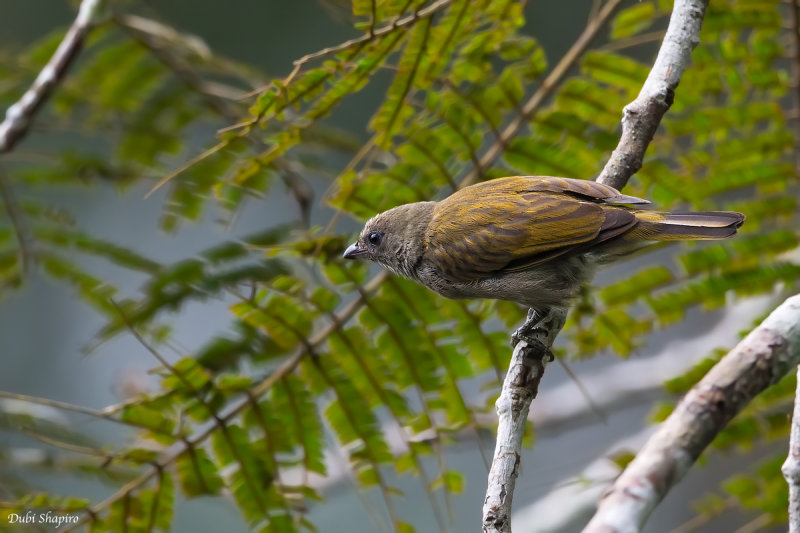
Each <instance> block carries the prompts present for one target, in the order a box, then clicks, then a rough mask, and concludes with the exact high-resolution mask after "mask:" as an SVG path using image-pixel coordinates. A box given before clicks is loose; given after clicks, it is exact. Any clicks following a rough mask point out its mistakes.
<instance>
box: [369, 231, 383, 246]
mask: <svg viewBox="0 0 800 533" xmlns="http://www.w3.org/2000/svg"><path fill="white" fill-rule="evenodd" d="M382 240H383V233H380V232H378V231H373V232H370V234H369V235H367V242H368V243H370V244H371V245H372V246H378V245H379V244H380V243H381V241H382Z"/></svg>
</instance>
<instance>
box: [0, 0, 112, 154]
mask: <svg viewBox="0 0 800 533" xmlns="http://www.w3.org/2000/svg"><path fill="white" fill-rule="evenodd" d="M104 4H105V2H104V0H83V1H82V2H81V5H80V8H79V9H78V16H77V17H75V21H74V22H73V23H72V26H70V28H69V30H67V33H66V35H64V39H63V40H62V41H61V43H60V44H59V45H58V48H56V51H55V53H54V54H53V57H51V58H50V61H48V62H47V64H46V65H45V66H44V68H43V69H42V70H41V72H39V75H38V76H36V80H35V81H34V82H33V85H31V86H30V88H29V89H28V90H27V91H25V94H23V95H22V98H20V99H19V101H17V102H16V103H15V104H14V105H12V106H11V107H9V108H8V110H7V111H6V118H5V120H3V122H2V124H0V154H2V153H5V152H8V151H9V150H11V149H12V148H13V147H14V145H15V144H17V142H18V141H19V140H20V139H21V138H22V137H23V136H24V135H25V133H26V132H27V131H28V128H29V127H30V124H31V121H32V119H33V116H34V115H35V114H36V111H37V110H38V109H39V108H40V107H41V105H42V104H43V103H44V102H45V101H46V100H47V98H48V97H49V96H50V93H51V92H52V91H53V88H54V87H55V86H56V83H58V82H59V80H61V78H62V77H63V76H64V73H65V72H66V71H67V68H68V67H69V66H70V65H71V64H72V61H73V60H74V59H75V57H76V56H77V55H78V52H79V51H80V49H81V46H82V45H83V41H84V39H85V38H86V35H87V34H88V33H89V30H91V28H92V26H93V25H94V22H95V18H96V16H97V13H98V12H99V11H100V10H101V8H102V7H103V5H104Z"/></svg>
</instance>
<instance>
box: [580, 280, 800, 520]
mask: <svg viewBox="0 0 800 533" xmlns="http://www.w3.org/2000/svg"><path fill="white" fill-rule="evenodd" d="M798 362H800V295H796V296H792V297H791V298H789V299H787V300H786V301H785V302H784V303H783V304H781V305H780V306H779V307H778V308H777V309H775V311H773V312H772V314H770V315H769V317H767V319H766V320H764V322H762V323H761V325H760V326H758V327H757V328H756V329H754V330H753V331H752V332H750V334H749V335H748V336H747V337H745V339H744V340H742V341H741V342H740V343H739V344H738V345H737V346H736V347H735V348H734V349H733V350H731V351H730V352H729V353H728V354H727V355H726V356H725V357H723V358H722V360H720V362H719V363H717V364H716V365H715V366H714V368H712V369H711V370H710V371H709V372H708V374H706V376H705V377H704V378H703V379H702V380H701V381H700V383H698V384H697V385H695V386H694V387H693V388H692V389H691V390H690V391H689V393H688V394H687V395H686V396H685V397H684V398H683V400H682V401H681V402H680V403H679V404H678V406H677V407H676V408H675V411H674V412H673V413H672V414H671V415H670V417H669V418H668V419H667V420H666V421H665V422H664V423H663V424H662V425H661V427H660V428H659V429H658V431H657V432H656V433H655V434H654V435H653V436H652V437H651V438H650V440H648V441H647V444H645V445H644V447H643V448H642V450H641V451H640V452H639V453H638V454H637V455H636V458H635V459H634V460H633V461H632V462H631V463H630V464H629V465H628V467H627V468H626V469H625V471H624V472H623V473H622V475H621V476H620V477H619V478H618V479H617V481H616V482H615V483H614V485H613V487H612V488H611V489H610V491H609V492H608V493H607V494H606V496H605V497H604V498H603V499H602V500H601V502H600V505H599V507H598V509H597V513H596V514H595V515H594V518H592V520H591V521H590V522H589V524H588V525H587V526H586V528H585V529H584V530H583V533H629V532H635V531H639V530H640V529H641V528H642V526H643V525H644V523H645V521H646V520H647V518H648V517H649V515H650V513H651V512H652V511H653V509H654V508H655V506H656V505H657V504H658V503H659V502H660V501H661V500H662V499H663V498H664V496H665V495H666V494H667V492H668V491H669V489H670V488H671V487H672V486H673V485H674V484H675V483H676V482H677V481H679V480H680V479H681V478H682V477H683V476H684V475H685V474H686V472H687V471H688V470H689V468H690V467H691V466H692V464H693V463H694V462H695V461H696V460H697V458H698V457H699V456H700V454H701V453H702V452H703V450H705V448H706V447H707V446H708V445H709V444H710V443H711V441H712V440H713V439H714V437H716V435H717V433H719V432H720V431H721V430H722V429H723V428H724V427H725V425H726V424H727V423H728V421H730V420H731V419H732V418H733V417H734V416H735V415H736V414H737V413H739V412H740V411H741V410H742V409H743V408H744V407H745V406H746V405H747V404H748V402H750V400H752V399H753V398H754V397H755V396H756V395H758V394H759V393H761V392H762V391H763V390H764V389H766V388H767V387H769V386H770V385H774V384H775V383H777V382H778V381H780V380H781V379H782V378H783V377H784V376H785V375H786V374H787V372H788V371H789V369H790V368H792V367H794V366H796V365H797V364H798Z"/></svg>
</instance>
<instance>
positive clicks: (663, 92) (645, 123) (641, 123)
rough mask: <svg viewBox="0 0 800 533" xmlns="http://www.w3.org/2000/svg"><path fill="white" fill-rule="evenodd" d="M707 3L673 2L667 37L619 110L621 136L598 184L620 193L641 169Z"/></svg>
mask: <svg viewBox="0 0 800 533" xmlns="http://www.w3.org/2000/svg"><path fill="white" fill-rule="evenodd" d="M707 5H708V0H676V1H675V7H674V8H673V10H672V15H671V16H670V19H669V26H668V27H667V33H666V34H665V35H664V41H663V42H662V43H661V47H660V48H659V50H658V56H657V57H656V61H655V63H654V64H653V68H652V69H650V74H649V75H648V76H647V80H646V81H645V82H644V85H642V90H641V91H640V92H639V96H637V97H636V99H635V100H634V101H633V102H631V103H630V104H628V105H627V106H625V109H623V110H622V136H621V138H620V140H619V144H618V145H617V148H616V149H615V150H614V152H613V153H612V154H611V158H610V159H609V161H608V163H606V165H605V167H603V171H602V172H601V173H600V176H598V178H597V181H598V182H600V183H602V184H604V185H610V186H611V187H614V188H616V189H621V188H622V187H623V186H624V185H625V183H627V181H628V179H629V178H630V177H631V176H632V175H633V174H634V173H636V172H637V171H638V170H639V169H640V168H642V161H643V160H644V153H645V151H646V150H647V146H648V145H649V144H650V141H652V140H653V136H654V135H655V133H656V130H657V129H658V125H659V124H660V123H661V118H662V117H663V116H664V113H666V112H667V110H668V109H669V108H670V106H671V105H672V102H673V100H674V99H675V89H676V88H677V87H678V82H680V81H681V76H682V75H683V72H684V70H686V68H687V67H688V66H689V62H690V61H691V56H692V50H693V49H694V47H695V46H697V44H698V43H699V42H700V26H701V24H702V23H703V17H704V16H705V12H706V6H707Z"/></svg>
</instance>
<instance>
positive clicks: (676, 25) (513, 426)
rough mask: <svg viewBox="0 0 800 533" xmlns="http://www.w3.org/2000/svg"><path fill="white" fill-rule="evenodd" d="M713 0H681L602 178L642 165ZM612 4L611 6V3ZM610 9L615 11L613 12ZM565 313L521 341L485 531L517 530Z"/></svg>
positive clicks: (504, 395)
mask: <svg viewBox="0 0 800 533" xmlns="http://www.w3.org/2000/svg"><path fill="white" fill-rule="evenodd" d="M707 5H708V0H676V1H675V7H674V9H673V12H672V16H671V17H670V22H669V27H668V29H667V33H666V34H665V36H664V41H663V42H662V44H661V48H660V50H659V52H658V56H657V58H656V61H655V63H654V65H653V68H652V70H651V71H650V74H649V75H648V77H647V80H646V81H645V83H644V85H643V86H642V90H641V91H640V92H639V96H638V97H637V98H636V100H634V101H633V102H631V103H630V104H628V105H627V106H626V107H625V109H624V110H623V118H622V136H621V138H620V142H619V144H618V145H617V148H616V149H615V150H614V152H613V153H612V154H611V159H610V160H609V161H608V163H606V165H605V167H604V168H603V171H602V172H601V174H600V176H598V178H597V181H598V182H600V183H603V184H605V185H610V186H612V187H614V188H616V189H622V188H623V187H624V186H625V184H626V183H627V182H628V180H629V179H630V177H631V176H632V175H633V174H634V173H635V172H636V171H638V170H639V169H640V168H641V167H642V161H643V160H644V153H645V150H647V146H648V145H649V144H650V141H651V140H652V139H653V135H655V132H656V129H657V128H658V125H659V123H660V122H661V118H662V117H663V116H664V114H665V113H666V112H667V110H668V109H669V108H670V106H671V105H672V101H673V98H674V96H675V88H676V87H677V86H678V82H679V81H680V78H681V76H682V75H683V72H684V70H686V67H687V66H688V65H689V61H690V60H691V53H692V50H693V49H694V47H695V46H697V43H698V42H699V41H700V25H701V24H702V22H703V17H704V15H705V10H706V6H707ZM606 7H607V8H608V7H609V6H606ZM608 14H610V11H609V13H608ZM564 318H565V317H564V315H559V316H557V317H553V316H548V317H546V318H545V321H544V322H547V325H546V326H545V329H544V330H542V331H541V332H540V338H538V339H537V340H538V341H539V344H540V345H539V346H529V345H528V343H526V342H525V341H521V342H519V343H518V344H517V346H516V347H515V349H514V353H513V355H512V357H511V365H510V367H509V371H508V374H507V375H506V378H505V380H504V382H503V389H502V391H501V394H500V397H499V398H498V400H497V404H496V408H497V414H498V417H499V424H498V429H497V443H496V445H495V453H494V459H493V461H492V467H491V470H490V472H489V484H488V487H487V490H486V499H485V500H484V505H483V531H484V533H510V532H511V503H512V499H513V496H514V485H515V483H516V478H517V475H518V469H519V463H520V450H521V448H522V436H523V434H524V432H525V422H526V420H527V416H528V410H529V408H530V404H531V402H532V401H533V398H535V397H536V392H537V390H538V387H539V382H540V381H541V379H542V376H543V375H544V357H546V355H547V352H548V350H549V348H550V346H552V343H553V340H555V337H556V336H557V335H558V333H559V332H560V330H561V327H562V326H563V324H564Z"/></svg>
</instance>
